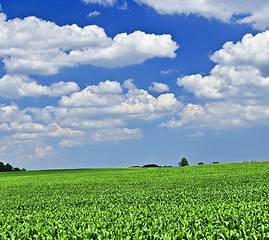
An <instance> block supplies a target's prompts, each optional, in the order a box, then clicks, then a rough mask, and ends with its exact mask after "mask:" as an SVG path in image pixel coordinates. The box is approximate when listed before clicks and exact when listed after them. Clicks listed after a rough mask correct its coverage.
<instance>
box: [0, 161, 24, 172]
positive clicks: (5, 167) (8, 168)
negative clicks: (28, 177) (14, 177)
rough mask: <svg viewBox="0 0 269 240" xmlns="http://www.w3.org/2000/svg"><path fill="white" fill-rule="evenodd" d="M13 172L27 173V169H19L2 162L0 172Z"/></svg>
mask: <svg viewBox="0 0 269 240" xmlns="http://www.w3.org/2000/svg"><path fill="white" fill-rule="evenodd" d="M12 171H15V172H16V171H26V169H25V168H22V169H19V168H18V167H12V166H11V165H10V164H9V163H7V164H4V163H3V162H0V172H12Z"/></svg>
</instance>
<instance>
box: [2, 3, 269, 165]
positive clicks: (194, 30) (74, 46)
mask: <svg viewBox="0 0 269 240" xmlns="http://www.w3.org/2000/svg"><path fill="white" fill-rule="evenodd" d="M0 5H1V8H0V9H1V13H0V60H1V61H0V161H2V162H4V163H7V162H9V163H10V164H11V165H12V166H18V167H24V168H26V169H29V170H35V169H58V168H106V167H108V168H109V167H129V166H134V165H140V166H141V165H144V164H150V163H155V164H158V165H162V166H163V165H171V166H177V165H178V162H180V160H181V158H183V157H185V158H187V159H188V161H189V164H191V165H195V164H197V163H199V162H204V163H212V162H213V161H218V162H221V163H225V162H240V161H263V160H268V159H269V146H268V143H269V141H268V140H269V94H268V93H269V31H268V29H269V2H268V0H257V1H252V0H238V1H231V0H218V1H213V0H203V1H200V0H188V1H186V0H167V1H163V0H128V1H126V0H65V1H52V0H46V1H45V0H39V1H36V0H24V1H22V0H12V1H10V0H0Z"/></svg>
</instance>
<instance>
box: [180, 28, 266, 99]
mask: <svg viewBox="0 0 269 240" xmlns="http://www.w3.org/2000/svg"><path fill="white" fill-rule="evenodd" d="M211 60H212V61H214V62H215V63H216V66H215V67H214V68H213V69H212V70H211V71H210V75H208V76H202V75H201V74H196V75H190V76H185V77H183V78H179V79H178V80H177V83H178V85H179V86H184V88H185V89H186V90H188V91H191V92H193V93H194V94H195V95H196V96H197V97H199V98H201V97H204V98H215V99H227V98H229V99H231V98H233V99H236V98H240V99H241V100H242V99H243V98H244V99H256V100H259V99H260V100H262V101H265V100H266V99H267V100H268V93H269V70H268V69H269V64H268V63H269V31H266V32H263V33H259V34H257V35H256V36H252V35H251V34H247V35H245V36H244V37H243V39H242V41H240V42H238V43H236V44H233V43H232V42H227V43H226V44H224V46H223V48H222V49H221V50H219V51H217V52H215V53H214V54H213V55H212V56H211ZM267 100H266V101H267Z"/></svg>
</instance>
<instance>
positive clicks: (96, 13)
mask: <svg viewBox="0 0 269 240" xmlns="http://www.w3.org/2000/svg"><path fill="white" fill-rule="evenodd" d="M100 14H101V13H100V12H98V11H94V12H90V13H89V14H88V15H87V17H97V16H98V15H100Z"/></svg>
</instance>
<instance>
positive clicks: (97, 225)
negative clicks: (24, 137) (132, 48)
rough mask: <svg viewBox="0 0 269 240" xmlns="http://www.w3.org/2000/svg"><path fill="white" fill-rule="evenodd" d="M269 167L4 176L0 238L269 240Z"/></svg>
mask: <svg viewBox="0 0 269 240" xmlns="http://www.w3.org/2000/svg"><path fill="white" fill-rule="evenodd" d="M268 191H269V162H257V163H232V164H211V165H199V166H198V165H197V166H189V167H173V168H147V169H145V168H129V169H83V170H54V171H28V172H10V173H0V193H1V199H0V239H269V194H268Z"/></svg>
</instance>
